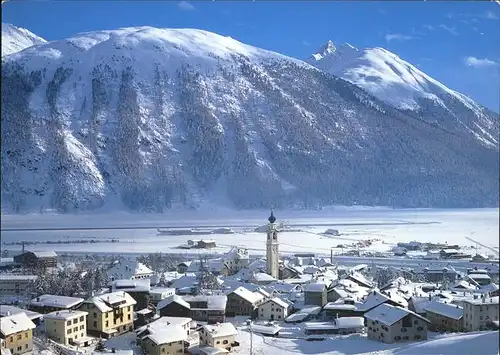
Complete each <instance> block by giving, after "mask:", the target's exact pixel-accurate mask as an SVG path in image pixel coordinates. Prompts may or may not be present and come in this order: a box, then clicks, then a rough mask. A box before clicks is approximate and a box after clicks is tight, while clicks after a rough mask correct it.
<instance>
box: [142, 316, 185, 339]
mask: <svg viewBox="0 0 500 355" xmlns="http://www.w3.org/2000/svg"><path fill="white" fill-rule="evenodd" d="M192 321H193V320H192V319H191V318H188V317H160V318H158V319H157V320H155V321H154V322H151V323H149V324H146V325H143V326H141V327H139V328H137V329H135V332H136V334H138V335H141V334H142V333H143V332H144V331H145V330H148V332H157V331H164V330H165V327H168V326H176V327H182V326H185V325H186V324H189V323H191V322H192Z"/></svg>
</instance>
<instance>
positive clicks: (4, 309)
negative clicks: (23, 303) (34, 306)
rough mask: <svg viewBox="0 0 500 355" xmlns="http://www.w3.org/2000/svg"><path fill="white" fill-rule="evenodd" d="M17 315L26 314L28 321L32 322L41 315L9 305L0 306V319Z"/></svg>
mask: <svg viewBox="0 0 500 355" xmlns="http://www.w3.org/2000/svg"><path fill="white" fill-rule="evenodd" d="M18 313H26V315H27V316H28V318H29V319H31V320H34V319H37V318H40V317H41V316H42V315H41V314H40V313H38V312H33V311H29V310H27V309H22V308H19V307H15V306H10V305H4V304H2V305H0V317H5V316H7V315H12V314H18Z"/></svg>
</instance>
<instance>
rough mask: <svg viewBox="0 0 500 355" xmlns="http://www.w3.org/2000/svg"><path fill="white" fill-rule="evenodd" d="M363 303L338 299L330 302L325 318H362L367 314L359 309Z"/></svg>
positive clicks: (325, 308)
mask: <svg viewBox="0 0 500 355" xmlns="http://www.w3.org/2000/svg"><path fill="white" fill-rule="evenodd" d="M362 305H363V303H361V302H358V301H355V300H354V299H352V298H344V299H338V300H337V301H335V302H328V303H327V304H326V305H325V306H324V307H323V311H324V313H325V316H326V317H328V318H330V319H335V318H344V317H362V316H363V315H364V313H365V311H364V310H361V309H359V307H361V306H362Z"/></svg>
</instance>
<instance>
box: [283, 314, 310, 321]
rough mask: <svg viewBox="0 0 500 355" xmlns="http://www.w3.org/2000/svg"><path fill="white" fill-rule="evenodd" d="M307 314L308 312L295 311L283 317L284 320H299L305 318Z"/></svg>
mask: <svg viewBox="0 0 500 355" xmlns="http://www.w3.org/2000/svg"><path fill="white" fill-rule="evenodd" d="M308 316H309V314H308V313H302V312H297V313H293V314H290V315H289V316H288V317H286V318H285V322H300V321H303V320H304V319H306V318H307V317H308Z"/></svg>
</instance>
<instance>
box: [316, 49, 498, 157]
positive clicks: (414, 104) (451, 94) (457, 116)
mask: <svg viewBox="0 0 500 355" xmlns="http://www.w3.org/2000/svg"><path fill="white" fill-rule="evenodd" d="M307 62H308V63H310V64H311V65H314V66H315V67H317V68H320V69H322V70H325V71H327V72H330V73H332V74H334V75H337V76H339V77H341V78H343V79H345V80H348V81H349V82H351V83H353V84H355V85H358V86H360V87H362V88H363V89H365V90H367V91H368V92H370V93H371V94H373V95H374V96H375V97H377V98H379V99H380V100H382V101H384V102H386V103H387V104H389V105H391V106H393V107H396V108H399V109H402V110H408V111H411V112H410V113H412V114H414V115H416V116H418V117H421V118H423V119H426V120H427V121H428V122H430V123H436V124H438V125H440V126H441V127H443V128H445V129H448V130H450V131H453V132H455V133H457V134H471V135H473V136H474V137H476V138H477V139H479V140H480V141H482V142H483V143H484V144H486V145H489V146H492V147H496V149H498V134H499V130H498V127H499V120H498V114H496V113H493V112H491V111H489V110H488V109H486V108H484V107H482V106H481V105H478V104H477V103H475V102H474V101H473V100H471V99H470V98H468V97H466V96H465V95H463V94H460V93H458V92H456V91H453V90H451V89H449V88H447V87H446V86H445V85H443V84H441V83H440V82H438V81H437V80H435V79H433V78H431V77H429V76H428V75H427V74H425V73H423V72H422V71H421V70H419V69H418V68H416V67H415V66H413V65H411V64H410V63H408V62H406V61H404V60H403V59H401V58H400V57H398V56H397V55H396V54H394V53H391V52H390V51H388V50H386V49H384V48H378V47H377V48H366V49H362V50H359V49H357V48H355V47H353V46H351V45H350V44H347V43H344V44H342V45H341V46H339V48H336V47H335V45H334V44H333V42H332V41H328V42H327V43H326V44H325V45H323V46H322V47H321V48H319V49H318V51H317V53H315V54H313V55H312V56H311V57H310V58H309V59H308V60H307Z"/></svg>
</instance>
